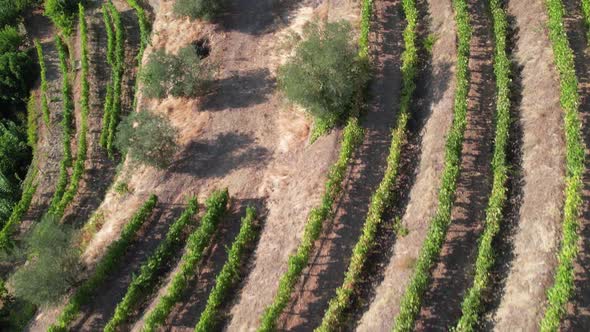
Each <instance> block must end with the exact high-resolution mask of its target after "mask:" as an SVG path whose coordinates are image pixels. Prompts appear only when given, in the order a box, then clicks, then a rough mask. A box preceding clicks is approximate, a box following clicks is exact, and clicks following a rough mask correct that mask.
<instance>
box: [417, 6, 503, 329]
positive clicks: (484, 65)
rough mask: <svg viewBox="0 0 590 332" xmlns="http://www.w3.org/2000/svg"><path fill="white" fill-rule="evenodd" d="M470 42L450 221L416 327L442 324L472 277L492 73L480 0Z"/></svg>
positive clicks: (486, 187)
mask: <svg viewBox="0 0 590 332" xmlns="http://www.w3.org/2000/svg"><path fill="white" fill-rule="evenodd" d="M468 7H469V14H470V23H471V27H472V37H471V43H470V59H469V72H470V74H471V78H470V90H469V95H468V110H467V127H466V131H465V139H464V141H463V147H462V154H461V155H462V157H461V165H460V174H459V178H458V181H457V191H456V197H455V203H454V207H453V209H452V212H451V224H450V226H449V229H448V231H447V235H446V238H445V242H444V244H443V246H442V249H441V254H440V258H439V261H438V263H437V264H436V265H435V267H434V269H433V272H432V281H431V283H432V284H431V288H430V289H429V290H428V291H427V292H426V294H425V295H424V300H423V304H422V309H421V311H420V314H419V316H418V317H417V321H416V329H417V330H429V331H430V330H447V329H448V328H449V327H450V326H451V325H453V324H454V323H456V321H457V320H458V319H459V317H460V314H461V301H462V300H463V295H464V294H465V291H466V290H467V289H468V287H469V285H470V284H471V282H472V280H473V264H474V263H475V258H476V254H477V242H478V238H479V235H480V234H481V231H482V230H483V223H484V220H485V208H486V205H487V200H488V197H489V192H490V189H491V167H490V163H491V157H492V144H493V135H494V130H493V129H494V126H493V118H494V110H495V102H494V101H495V79H494V70H493V55H494V45H493V42H492V41H493V34H492V29H493V26H492V19H491V17H490V13H489V8H488V5H487V3H486V2H485V1H478V0H470V1H468Z"/></svg>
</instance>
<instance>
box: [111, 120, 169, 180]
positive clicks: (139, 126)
mask: <svg viewBox="0 0 590 332" xmlns="http://www.w3.org/2000/svg"><path fill="white" fill-rule="evenodd" d="M177 136H178V133H177V130H176V128H174V127H173V126H172V124H171V123H170V121H169V120H168V119H166V118H164V117H162V116H160V115H157V114H153V113H151V112H149V111H142V112H138V113H131V114H130V115H129V116H128V117H127V118H126V119H125V120H123V121H122V122H121V124H120V125H119V128H118V129H117V139H116V146H117V148H118V149H119V150H120V151H121V152H122V153H129V156H130V157H131V158H132V159H134V160H136V161H138V162H140V163H143V164H147V165H151V166H155V167H158V168H164V167H166V166H168V165H169V164H170V161H171V159H172V157H173V156H174V154H175V153H176V151H177V150H178V144H177Z"/></svg>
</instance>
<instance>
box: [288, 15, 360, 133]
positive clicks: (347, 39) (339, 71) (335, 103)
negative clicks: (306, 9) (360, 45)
mask: <svg viewBox="0 0 590 332" xmlns="http://www.w3.org/2000/svg"><path fill="white" fill-rule="evenodd" d="M353 40H354V39H353V36H352V30H351V27H350V24H349V23H348V22H344V21H341V22H334V23H326V24H321V23H318V22H312V23H310V24H308V25H307V26H306V27H305V29H304V30H303V41H301V42H300V43H299V44H298V45H297V48H296V50H295V55H294V56H293V57H291V58H290V59H289V61H288V62H287V63H286V64H285V65H283V66H282V67H281V68H280V70H279V83H280V87H281V89H282V90H283V91H284V93H285V95H286V96H287V98H288V99H289V100H290V101H292V102H294V103H296V104H299V105H301V106H303V107H304V108H305V109H306V110H307V111H308V112H309V113H311V114H312V115H313V116H314V117H316V118H318V119H319V120H321V121H322V122H324V123H329V124H331V125H333V124H335V123H336V122H338V121H339V120H343V119H345V118H346V117H347V116H348V113H349V111H350V108H351V104H352V101H353V97H354V95H355V93H356V92H357V91H358V89H359V87H360V86H362V85H363V84H364V83H365V82H366V81H367V80H368V70H367V66H366V65H365V64H364V63H363V62H362V61H361V60H360V59H359V57H358V56H357V47H356V46H355V45H354V43H353Z"/></svg>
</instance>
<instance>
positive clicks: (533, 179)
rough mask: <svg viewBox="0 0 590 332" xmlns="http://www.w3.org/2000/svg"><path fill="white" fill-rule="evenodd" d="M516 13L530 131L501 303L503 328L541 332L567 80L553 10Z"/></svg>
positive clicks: (557, 213)
mask: <svg viewBox="0 0 590 332" xmlns="http://www.w3.org/2000/svg"><path fill="white" fill-rule="evenodd" d="M507 9H508V13H509V14H510V15H511V16H513V17H514V18H515V29H516V31H518V32H517V40H516V45H515V51H514V56H515V62H516V63H517V65H518V66H519V67H522V72H521V77H522V81H521V86H522V102H521V105H520V124H521V126H522V131H523V143H522V168H523V175H522V180H523V183H524V185H523V187H522V201H521V205H520V210H519V221H518V225H516V226H515V229H514V237H513V240H512V241H513V249H512V250H511V255H509V256H511V257H508V258H511V261H509V262H506V261H504V262H499V263H500V264H502V265H506V269H507V272H506V278H505V281H503V282H502V283H503V284H504V285H503V289H498V290H496V293H497V294H502V297H501V298H500V299H499V300H498V301H499V303H498V309H497V310H496V311H495V312H494V313H491V315H492V316H493V317H492V318H491V324H492V325H494V327H493V328H494V329H495V330H497V331H506V330H519V331H536V330H538V324H539V321H540V319H541V315H542V314H543V309H544V302H545V299H546V295H545V291H546V289H547V287H548V286H550V284H551V282H552V279H553V271H554V268H555V264H556V259H555V253H556V250H557V244H558V240H559V236H560V234H559V233H560V232H559V229H560V224H561V208H562V206H563V189H564V175H565V169H564V164H565V155H564V152H565V147H564V133H563V114H562V110H561V107H560V105H559V81H558V77H557V73H556V71H555V67H554V64H553V63H554V62H553V52H552V49H551V44H550V42H549V37H548V31H547V28H546V24H547V15H546V8H545V6H544V4H543V3H542V2H538V1H528V0H526V1H509V2H508V5H507Z"/></svg>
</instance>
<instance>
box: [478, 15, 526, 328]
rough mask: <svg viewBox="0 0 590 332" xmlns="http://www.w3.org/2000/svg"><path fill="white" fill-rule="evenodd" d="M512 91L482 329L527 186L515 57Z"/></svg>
mask: <svg viewBox="0 0 590 332" xmlns="http://www.w3.org/2000/svg"><path fill="white" fill-rule="evenodd" d="M507 15H508V17H507V18H508V23H509V27H510V29H509V31H508V38H507V49H508V53H509V56H510V54H511V53H512V52H513V50H514V49H515V48H516V45H517V38H518V27H517V25H516V23H515V19H514V17H513V16H511V15H509V14H508V13H507ZM510 91H511V93H512V95H511V98H510V102H511V120H512V121H511V126H510V139H509V140H508V142H509V146H508V153H507V163H508V167H509V174H508V182H507V184H506V185H507V188H508V197H507V201H506V206H505V207H504V212H503V216H504V218H503V220H502V224H501V225H500V232H499V233H498V235H497V236H496V238H495V239H494V241H493V244H492V247H493V248H495V256H496V259H495V262H494V266H493V267H492V270H491V272H490V278H491V282H490V287H489V289H488V290H487V291H486V292H485V293H484V295H483V313H482V319H481V324H480V325H481V326H480V328H481V329H482V330H485V331H488V330H491V329H493V326H494V322H493V316H494V314H495V312H496V310H498V307H499V306H500V300H501V299H502V297H504V294H505V292H506V290H505V287H506V281H507V278H508V274H509V272H510V270H511V268H512V262H513V260H514V236H515V234H516V230H517V228H518V221H519V219H520V207H521V205H522V195H523V191H522V189H523V187H524V178H523V169H522V145H523V131H522V124H521V121H522V120H521V115H520V112H519V110H520V104H521V101H522V65H519V64H518V63H517V62H516V60H514V59H513V60H512V85H511V86H510Z"/></svg>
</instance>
